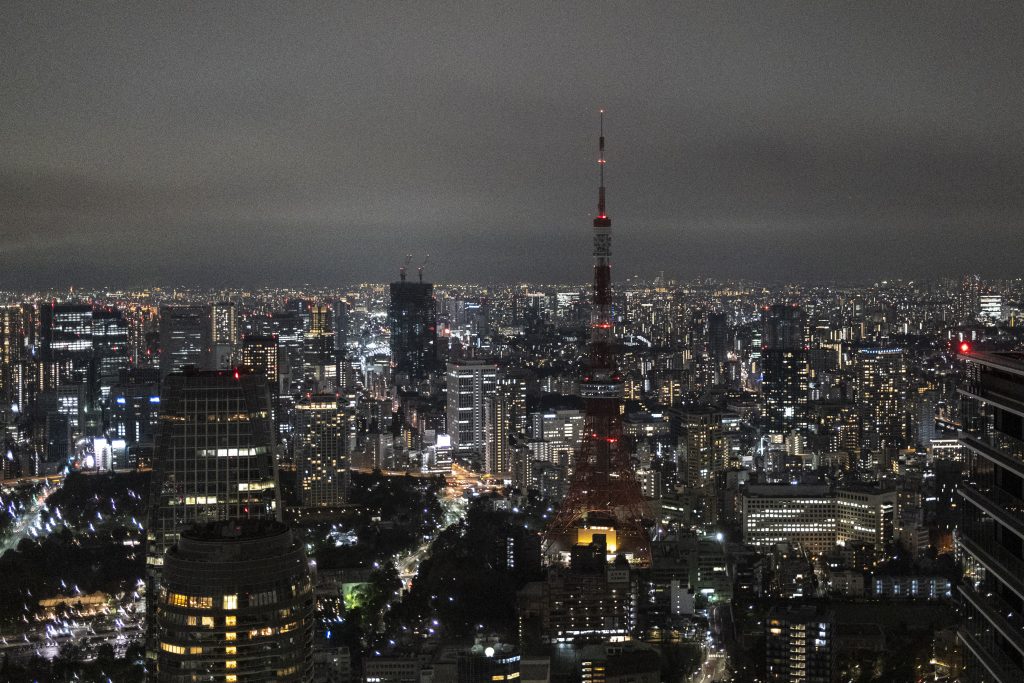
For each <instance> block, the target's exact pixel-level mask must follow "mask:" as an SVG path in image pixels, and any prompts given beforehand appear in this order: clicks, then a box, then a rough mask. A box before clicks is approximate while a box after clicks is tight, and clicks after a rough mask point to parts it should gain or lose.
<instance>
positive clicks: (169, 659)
mask: <svg viewBox="0 0 1024 683" xmlns="http://www.w3.org/2000/svg"><path fill="white" fill-rule="evenodd" d="M154 599H155V603H156V604H155V617H156V624H155V626H156V629H155V633H154V635H155V637H156V640H157V663H156V671H155V676H154V678H155V680H157V681H166V682H168V683H171V682H173V683H179V682H181V683H184V682H185V681H227V682H230V681H266V680H274V681H308V680H310V679H311V676H312V667H313V626H314V619H315V599H314V595H313V581H312V578H311V573H310V567H309V561H308V560H307V558H306V554H305V552H304V551H303V548H302V544H301V543H299V542H298V541H297V540H296V539H295V538H294V537H293V536H292V532H291V531H290V530H289V528H288V527H287V526H286V525H285V524H282V523H281V522H276V521H273V520H258V519H250V520H240V521H234V520H232V521H228V522H213V523H210V524H206V525H203V526H197V527H193V528H192V529H191V530H189V531H186V532H184V533H182V534H181V538H180V540H179V541H178V545H177V546H175V547H173V548H171V549H170V550H169V551H168V553H167V557H166V559H165V563H164V571H163V581H162V582H161V586H160V588H159V590H158V592H157V594H156V595H155V596H154Z"/></svg>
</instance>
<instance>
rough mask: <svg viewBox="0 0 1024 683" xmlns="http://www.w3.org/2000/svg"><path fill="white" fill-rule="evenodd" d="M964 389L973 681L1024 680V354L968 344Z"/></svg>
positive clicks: (966, 602)
mask: <svg viewBox="0 0 1024 683" xmlns="http://www.w3.org/2000/svg"><path fill="white" fill-rule="evenodd" d="M961 358H962V359H963V360H965V361H966V373H965V374H966V377H965V380H964V382H963V384H962V385H961V387H960V395H961V397H962V399H963V410H962V420H963V432H962V433H961V438H960V443H961V444H962V445H963V446H964V447H965V450H966V452H967V472H966V473H965V475H964V480H963V483H962V484H961V486H960V489H959V491H958V492H959V494H960V498H961V499H962V501H961V510H962V514H963V517H962V520H961V525H960V529H959V534H960V548H961V550H962V551H963V560H964V562H963V564H964V581H963V583H962V584H961V585H960V592H961V594H962V596H963V601H962V604H963V612H962V614H963V621H962V623H961V625H960V630H959V637H960V640H961V642H962V643H963V644H964V646H965V648H966V650H967V655H968V656H967V677H966V679H965V680H970V681H996V682H998V683H1009V682H1010V681H1021V680H1024V622H1022V621H1021V618H1020V615H1021V611H1022V607H1024V514H1022V512H1021V511H1022V510H1024V357H1022V356H1021V354H1020V353H981V352H977V351H971V350H970V349H969V348H968V350H967V352H966V353H964V354H963V355H962V356H961Z"/></svg>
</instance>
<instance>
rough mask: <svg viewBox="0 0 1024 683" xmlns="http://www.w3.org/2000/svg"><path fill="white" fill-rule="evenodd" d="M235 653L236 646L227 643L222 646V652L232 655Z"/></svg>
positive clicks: (236, 651)
mask: <svg viewBox="0 0 1024 683" xmlns="http://www.w3.org/2000/svg"><path fill="white" fill-rule="evenodd" d="M237 653H238V648H237V647H235V646H234V645H227V646H225V648H224V654H226V655H233V654H237Z"/></svg>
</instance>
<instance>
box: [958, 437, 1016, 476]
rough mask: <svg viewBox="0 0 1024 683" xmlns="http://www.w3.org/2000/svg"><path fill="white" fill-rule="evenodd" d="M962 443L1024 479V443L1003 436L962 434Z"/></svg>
mask: <svg viewBox="0 0 1024 683" xmlns="http://www.w3.org/2000/svg"><path fill="white" fill-rule="evenodd" d="M960 442H961V443H962V444H963V445H965V446H967V447H968V448H970V449H971V450H972V451H974V452H975V453H978V454H979V455H982V456H984V457H985V458H988V459H989V460H991V461H992V462H994V463H995V464H997V465H999V466H1000V467H1003V468H1005V469H1008V470H1010V471H1011V472H1013V473H1014V474H1016V475H1017V476H1019V477H1024V443H1021V442H1020V441H1018V440H1016V439H1013V438H1011V437H1008V436H1004V435H1001V434H998V435H989V436H982V435H980V434H971V433H969V432H961V433H960Z"/></svg>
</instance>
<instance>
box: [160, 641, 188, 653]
mask: <svg viewBox="0 0 1024 683" xmlns="http://www.w3.org/2000/svg"><path fill="white" fill-rule="evenodd" d="M160 649H161V650H163V651H164V652H170V653H171V654H172V655H183V654H185V648H184V647H183V646H181V645H172V644H170V643H160Z"/></svg>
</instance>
